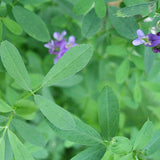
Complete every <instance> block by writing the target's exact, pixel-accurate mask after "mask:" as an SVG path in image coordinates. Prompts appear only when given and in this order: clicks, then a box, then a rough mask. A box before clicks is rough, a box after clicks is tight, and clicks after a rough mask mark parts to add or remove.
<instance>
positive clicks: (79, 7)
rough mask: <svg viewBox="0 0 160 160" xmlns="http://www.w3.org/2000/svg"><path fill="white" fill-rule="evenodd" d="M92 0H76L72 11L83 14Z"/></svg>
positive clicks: (90, 5)
mask: <svg viewBox="0 0 160 160" xmlns="http://www.w3.org/2000/svg"><path fill="white" fill-rule="evenodd" d="M92 4H93V0H87V1H86V0H78V2H77V3H76V4H75V6H74V12H75V13H76V14H77V15H81V14H85V13H87V12H88V11H89V9H90V8H91V7H92Z"/></svg>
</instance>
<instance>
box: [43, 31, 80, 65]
mask: <svg viewBox="0 0 160 160" xmlns="http://www.w3.org/2000/svg"><path fill="white" fill-rule="evenodd" d="M66 34H67V32H66V31H62V32H61V33H58V32H54V33H53V37H54V39H55V41H54V40H52V39H51V41H50V42H48V43H46V44H45V45H44V46H45V47H46V48H48V49H49V53H50V54H56V57H55V58H54V64H56V63H57V61H58V60H59V59H60V58H61V57H62V56H63V55H64V53H66V52H67V51H68V50H69V49H70V48H72V47H74V46H76V45H78V44H77V43H75V41H76V39H75V37H74V36H70V37H69V39H68V41H66V39H65V38H64V36H65V35H66Z"/></svg>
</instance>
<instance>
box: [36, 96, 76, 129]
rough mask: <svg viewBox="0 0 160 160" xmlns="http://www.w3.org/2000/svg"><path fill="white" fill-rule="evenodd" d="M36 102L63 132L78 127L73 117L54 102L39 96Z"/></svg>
mask: <svg viewBox="0 0 160 160" xmlns="http://www.w3.org/2000/svg"><path fill="white" fill-rule="evenodd" d="M35 102H36V104H37V105H38V107H39V108H40V110H41V112H42V113H43V114H44V116H45V117H46V118H47V119H48V120H49V121H50V122H51V123H52V124H53V125H55V126H56V127H58V128H60V129H62V130H72V129H73V128H75V127H76V123H75V121H74V119H73V117H72V115H71V114H70V113H69V112H68V111H67V110H65V109H63V108H61V107H59V106H58V105H57V104H55V103H54V102H52V101H50V100H48V99H46V98H45V97H42V96H39V95H36V96H35Z"/></svg>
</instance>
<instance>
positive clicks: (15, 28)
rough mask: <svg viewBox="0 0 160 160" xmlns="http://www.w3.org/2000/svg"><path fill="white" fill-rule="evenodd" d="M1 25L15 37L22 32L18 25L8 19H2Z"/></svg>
mask: <svg viewBox="0 0 160 160" xmlns="http://www.w3.org/2000/svg"><path fill="white" fill-rule="evenodd" d="M3 23H4V24H5V26H6V27H7V28H8V29H9V30H10V31H11V32H12V33H14V34H16V35H20V34H21V33H22V31H23V30H22V28H21V27H20V25H19V24H18V23H16V22H15V21H13V20H12V19H10V18H4V19H3Z"/></svg>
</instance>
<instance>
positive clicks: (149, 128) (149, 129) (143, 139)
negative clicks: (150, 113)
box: [133, 120, 153, 150]
mask: <svg viewBox="0 0 160 160" xmlns="http://www.w3.org/2000/svg"><path fill="white" fill-rule="evenodd" d="M152 134H153V124H152V122H151V121H149V120H148V121H147V122H146V123H145V124H144V125H143V127H142V128H141V130H140V131H139V133H138V135H137V136H136V139H135V142H134V147H133V149H134V150H135V149H142V148H143V147H145V146H146V145H147V144H148V143H149V141H150V140H151V138H152Z"/></svg>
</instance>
